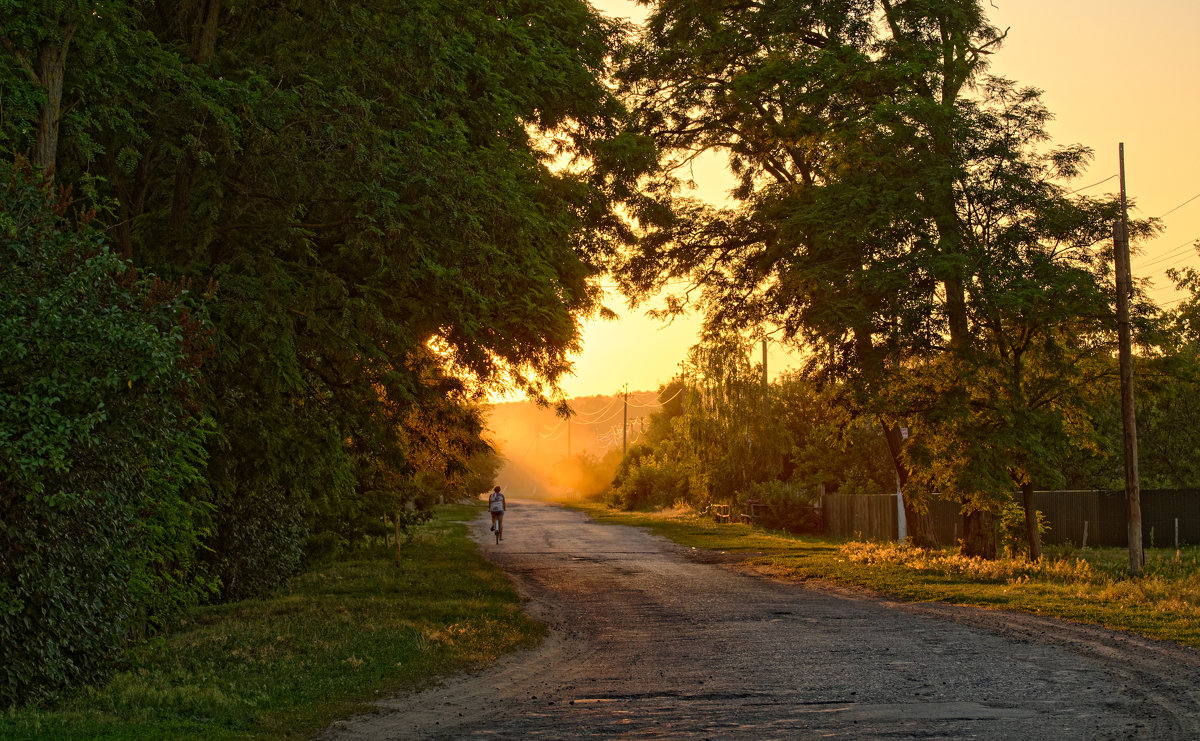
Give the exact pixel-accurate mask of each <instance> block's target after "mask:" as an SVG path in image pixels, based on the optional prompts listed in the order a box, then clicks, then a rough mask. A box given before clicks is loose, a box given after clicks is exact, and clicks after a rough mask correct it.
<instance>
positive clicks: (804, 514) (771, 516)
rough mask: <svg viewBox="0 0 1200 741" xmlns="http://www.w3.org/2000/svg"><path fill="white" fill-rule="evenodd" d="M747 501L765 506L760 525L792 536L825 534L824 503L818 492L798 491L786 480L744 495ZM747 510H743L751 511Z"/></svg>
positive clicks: (760, 485)
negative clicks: (823, 530) (821, 506)
mask: <svg viewBox="0 0 1200 741" xmlns="http://www.w3.org/2000/svg"><path fill="white" fill-rule="evenodd" d="M744 497H745V499H747V500H749V499H757V500H759V501H760V502H761V503H762V504H763V505H765V509H764V510H763V513H764V514H763V515H762V518H761V520H759V521H758V522H757V523H756V524H758V525H761V526H762V527H765V528H769V529H771V530H786V531H788V532H789V533H813V534H815V533H819V532H821V513H820V510H818V509H816V506H817V505H819V504H820V502H819V501H818V497H817V496H816V493H815V492H806V491H801V490H797V489H796V487H794V486H790V485H788V484H785V483H783V482H782V481H764V482H762V483H758V484H754V485H753V486H751V487H750V488H749V489H747V490H746V491H745V492H744ZM747 509H748V508H747V507H743V511H747Z"/></svg>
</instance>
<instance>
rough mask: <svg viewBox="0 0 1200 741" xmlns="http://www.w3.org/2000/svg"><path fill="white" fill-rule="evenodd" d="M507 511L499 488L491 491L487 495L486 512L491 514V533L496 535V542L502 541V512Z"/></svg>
mask: <svg viewBox="0 0 1200 741" xmlns="http://www.w3.org/2000/svg"><path fill="white" fill-rule="evenodd" d="M505 509H507V507H506V506H505V502H504V495H503V494H501V493H500V487H499V486H497V487H496V488H495V489H492V493H491V494H489V495H488V510H489V511H491V513H492V531H493V532H495V533H496V540H497V541H501V540H504V510H505Z"/></svg>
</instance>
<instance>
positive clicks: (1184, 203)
mask: <svg viewBox="0 0 1200 741" xmlns="http://www.w3.org/2000/svg"><path fill="white" fill-rule="evenodd" d="M1197 198H1200V193H1197V194H1196V195H1194V196H1192V197H1191V198H1189V199H1187V200H1186V201H1184V202H1183V203H1181V204H1179V205H1178V206H1176V207H1175V208H1173V209H1171V210H1170V211H1167V213H1165V214H1162V215H1161V216H1159V217H1158V218H1160V219H1161V218H1162V217H1163V216H1166V215H1167V214H1173V213H1175V212H1176V211H1178V210H1179V209H1181V208H1183V207H1184V206H1186V205H1188V204H1189V203H1191V202H1192V201H1194V200H1196V199H1197Z"/></svg>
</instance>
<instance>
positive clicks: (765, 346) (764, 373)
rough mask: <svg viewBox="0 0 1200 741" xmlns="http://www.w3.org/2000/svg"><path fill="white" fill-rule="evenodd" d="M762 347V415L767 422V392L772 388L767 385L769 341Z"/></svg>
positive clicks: (764, 342) (764, 341)
mask: <svg viewBox="0 0 1200 741" xmlns="http://www.w3.org/2000/svg"><path fill="white" fill-rule="evenodd" d="M762 345H763V405H762V407H763V409H762V413H763V419H764V420H765V419H766V418H767V409H768V406H767V391H768V389H769V388H770V386H769V385H768V384H767V341H766V340H765V339H764V340H763V341H762Z"/></svg>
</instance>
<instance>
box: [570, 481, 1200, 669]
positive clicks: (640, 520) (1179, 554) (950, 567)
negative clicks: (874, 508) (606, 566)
mask: <svg viewBox="0 0 1200 741" xmlns="http://www.w3.org/2000/svg"><path fill="white" fill-rule="evenodd" d="M574 506H576V507H577V508H579V509H581V510H582V511H584V512H586V513H587V514H588V515H590V516H591V517H593V518H594V519H596V520H598V521H600V522H609V523H614V524H622V525H634V526H638V527H645V528H648V529H650V530H651V531H652V532H655V533H658V534H659V535H663V536H665V537H667V538H669V539H671V540H673V541H675V542H677V543H679V544H681V545H685V546H693V547H695V548H705V549H709V550H715V551H724V552H727V553H738V554H743V555H745V556H746V557H747V560H746V563H747V564H749V565H751V566H757V567H760V568H763V569H767V570H770V571H771V572H772V573H775V574H778V575H781V576H785V577H790V578H795V579H819V580H825V581H829V582H833V583H836V584H840V585H844V586H856V587H864V588H867V589H870V590H873V591H876V592H879V593H881V594H885V595H888V596H892V597H896V598H898V599H902V600H907V601H913V602H948V603H951V604H958V605H974V606H977V607H989V608H997V609H1005V610H1016V611H1020V612H1028V613H1034V614H1039V615H1051V616H1055V617H1060V618H1065V619H1068V620H1074V621H1077V622H1083V623H1091V624H1094V625H1102V626H1104V627H1106V628H1112V629H1116V630H1124V631H1129V632H1132V633H1137V634H1139V635H1143V636H1146V637H1148V638H1157V639H1161V640H1168V641H1175V642H1177V643H1181V644H1184V645H1187V646H1192V647H1194V648H1200V568H1198V567H1197V562H1198V560H1200V548H1197V547H1189V548H1185V549H1181V550H1176V549H1174V548H1171V549H1164V548H1158V549H1147V550H1146V566H1145V575H1144V576H1142V577H1141V578H1136V579H1135V578H1131V577H1130V576H1129V573H1128V563H1129V560H1128V551H1126V550H1124V549H1116V548H1084V549H1080V548H1063V547H1047V548H1046V549H1045V551H1046V554H1045V558H1043V559H1042V561H1041V562H1039V563H1037V564H1031V563H1029V562H1027V561H1024V560H1021V559H998V560H995V561H983V560H981V559H972V558H964V557H962V556H959V555H957V554H956V553H955V552H954V551H953V549H948V548H947V549H941V550H933V551H923V550H918V549H915V548H909V547H907V546H903V545H900V544H897V543H864V542H856V541H835V540H831V539H825V538H818V537H812V536H801V535H792V534H788V533H779V532H773V531H764V530H760V529H757V528H753V527H750V526H749V525H743V524H720V525H718V524H716V523H714V522H712V521H711V520H709V519H708V518H702V517H699V516H697V515H696V514H695V513H692V512H690V511H688V510H673V511H664V512H655V513H644V512H617V511H614V510H610V509H607V508H606V507H604V506H603V505H600V504H589V503H584V504H579V505H574Z"/></svg>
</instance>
